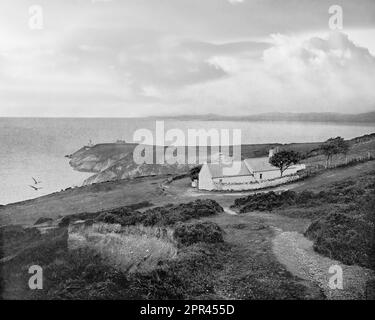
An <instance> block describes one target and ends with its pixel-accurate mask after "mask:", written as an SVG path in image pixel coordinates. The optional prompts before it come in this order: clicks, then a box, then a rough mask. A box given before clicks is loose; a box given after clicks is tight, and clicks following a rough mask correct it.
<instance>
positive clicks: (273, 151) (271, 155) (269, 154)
mask: <svg viewBox="0 0 375 320" xmlns="http://www.w3.org/2000/svg"><path fill="white" fill-rule="evenodd" d="M274 154H275V149H270V151H269V152H268V158H269V159H271V158H272V157H273V155H274Z"/></svg>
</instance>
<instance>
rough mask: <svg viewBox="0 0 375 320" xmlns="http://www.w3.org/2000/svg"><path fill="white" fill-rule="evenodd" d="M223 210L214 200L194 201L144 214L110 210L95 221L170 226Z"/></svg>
mask: <svg viewBox="0 0 375 320" xmlns="http://www.w3.org/2000/svg"><path fill="white" fill-rule="evenodd" d="M223 211H224V210H223V208H222V207H221V206H220V205H219V204H218V203H217V202H216V201H214V200H208V199H207V200H196V201H193V202H189V203H182V204H177V205H174V204H168V205H166V206H163V207H157V208H152V209H148V210H146V211H144V212H139V211H132V210H124V209H119V210H111V211H110V212H103V213H102V214H100V215H99V216H98V217H97V219H96V220H97V221H101V222H105V223H118V224H120V225H122V226H126V225H136V224H142V225H144V226H172V225H174V224H176V223H177V222H185V221H188V220H191V219H199V218H202V217H207V216H211V215H215V214H218V213H220V212H223Z"/></svg>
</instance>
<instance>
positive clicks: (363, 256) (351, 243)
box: [305, 212, 374, 267]
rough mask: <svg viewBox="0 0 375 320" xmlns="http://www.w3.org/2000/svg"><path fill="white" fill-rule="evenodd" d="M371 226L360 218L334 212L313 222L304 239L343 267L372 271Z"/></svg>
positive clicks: (372, 228) (371, 224)
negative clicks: (306, 238)
mask: <svg viewBox="0 0 375 320" xmlns="http://www.w3.org/2000/svg"><path fill="white" fill-rule="evenodd" d="M373 232H374V226H373V223H371V222H370V221H368V220H367V219H364V218H363V216H362V215H348V214H344V213H339V212H334V213H331V214H329V215H328V216H325V217H322V218H320V219H318V220H316V221H314V222H313V223H312V224H311V225H310V227H309V228H308V229H307V231H306V233H305V235H306V236H307V237H308V238H310V239H312V240H313V241H314V249H315V250H316V251H317V252H319V253H321V254H324V255H326V256H328V257H330V258H333V259H337V260H340V261H342V262H343V263H346V264H349V265H352V264H358V265H361V266H364V267H373V266H372V265H371V264H372V261H371V260H372V259H371V257H372V255H373V252H372V250H373V241H374V240H373V237H374V235H373Z"/></svg>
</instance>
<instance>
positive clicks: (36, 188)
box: [29, 186, 43, 191]
mask: <svg viewBox="0 0 375 320" xmlns="http://www.w3.org/2000/svg"><path fill="white" fill-rule="evenodd" d="M29 187H30V188H33V189H34V190H35V191H38V190H39V189H43V188H42V187H39V188H38V187H34V186H29Z"/></svg>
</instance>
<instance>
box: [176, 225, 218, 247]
mask: <svg viewBox="0 0 375 320" xmlns="http://www.w3.org/2000/svg"><path fill="white" fill-rule="evenodd" d="M223 234H224V232H223V230H222V229H221V228H220V227H219V226H218V225H217V224H216V223H213V222H194V223H189V224H182V223H180V224H178V225H177V226H176V228H175V231H174V234H173V235H174V238H175V239H176V240H177V242H178V244H179V245H184V246H190V245H192V244H194V243H198V242H206V243H219V242H224V238H223Z"/></svg>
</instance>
